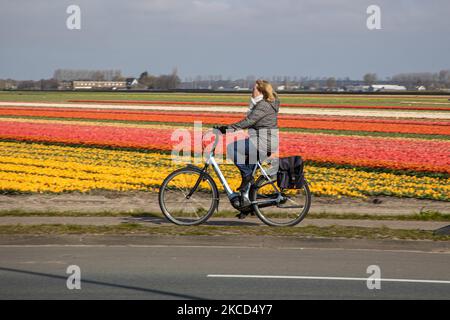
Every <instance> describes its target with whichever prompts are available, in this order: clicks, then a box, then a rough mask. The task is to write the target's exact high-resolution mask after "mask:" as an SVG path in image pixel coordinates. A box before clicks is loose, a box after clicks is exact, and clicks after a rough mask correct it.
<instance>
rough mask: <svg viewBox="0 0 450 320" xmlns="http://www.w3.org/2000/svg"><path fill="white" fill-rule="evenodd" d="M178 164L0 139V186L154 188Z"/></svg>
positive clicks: (407, 186)
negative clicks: (0, 140) (1, 140)
mask: <svg viewBox="0 0 450 320" xmlns="http://www.w3.org/2000/svg"><path fill="white" fill-rule="evenodd" d="M182 166H183V165H182V164H180V163H176V162H174V161H172V158H171V155H170V154H160V153H155V152H152V153H145V152H139V151H122V150H107V149H100V148H88V147H70V146H54V145H45V144H39V143H19V142H17V143H16V142H0V192H1V191H7V190H8V191H19V192H57V193H58V192H67V191H80V192H87V191H90V190H94V189H105V190H117V191H127V190H144V191H151V192H155V191H157V190H158V187H159V185H160V184H161V183H162V181H163V180H164V178H165V177H166V176H167V175H168V174H169V173H170V172H172V171H173V170H175V169H176V168H179V167H182ZM222 169H223V172H224V174H225V176H226V177H227V179H228V181H229V182H230V185H231V187H232V188H236V187H237V186H238V185H239V183H240V175H239V173H238V171H237V169H236V168H235V167H234V166H233V165H223V166H222ZM305 174H306V176H307V179H308V181H309V182H310V185H311V191H312V192H313V194H315V195H327V196H337V197H341V196H352V197H365V196H368V195H392V196H397V197H413V198H427V199H438V200H446V201H449V200H450V199H449V195H450V179H439V178H432V177H416V176H409V175H396V174H392V173H378V172H365V171H361V170H355V169H345V168H339V169H338V168H323V167H319V166H314V165H307V166H306V168H305ZM216 181H217V180H216ZM217 182H218V181H217ZM218 185H219V187H220V184H219V183H218Z"/></svg>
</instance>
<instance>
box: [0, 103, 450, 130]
mask: <svg viewBox="0 0 450 320" xmlns="http://www.w3.org/2000/svg"><path fill="white" fill-rule="evenodd" d="M0 115H4V116H10V115H12V116H35V117H47V118H78V119H97V120H120V121H150V122H175V123H193V122H194V121H202V122H203V123H205V124H215V123H217V124H229V123H233V122H237V121H239V120H240V119H241V118H242V115H238V114H226V113H221V114H220V113H214V114H213V113H199V114H195V115H193V114H192V113H188V112H155V111H132V110H129V111H125V110H86V109H82V108H80V109H71V108H25V107H14V108H0ZM279 125H280V127H281V128H301V129H323V130H345V131H365V132H388V133H389V132H390V133H416V134H435V135H450V122H448V121H420V120H419V121H417V120H416V121H412V120H392V119H390V120H389V119H369V118H364V119H358V118H351V117H326V116H325V117H317V116H316V117H311V116H302V115H280V116H279Z"/></svg>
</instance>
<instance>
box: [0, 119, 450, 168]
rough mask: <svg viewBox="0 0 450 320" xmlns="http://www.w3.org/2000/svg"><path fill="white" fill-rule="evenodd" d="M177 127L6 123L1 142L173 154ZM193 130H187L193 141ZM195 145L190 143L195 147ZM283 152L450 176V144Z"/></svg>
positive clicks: (327, 141)
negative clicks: (96, 146)
mask: <svg viewBox="0 0 450 320" xmlns="http://www.w3.org/2000/svg"><path fill="white" fill-rule="evenodd" d="M173 131H174V130H173V129H159V128H158V129H157V128H133V127H120V126H110V125H107V126H102V125H74V124H59V123H57V124H55V123H33V122H18V121H17V122H15V121H2V122H1V126H0V139H14V140H25V141H46V142H58V143H68V144H85V145H101V146H111V147H128V148H140V149H152V150H164V151H170V150H173V147H174V146H175V145H177V144H178V143H179V140H177V141H173V140H174V139H171V137H172V133H173ZM191 136H192V130H187V129H186V131H185V137H189V138H190V137H191ZM192 143H193V142H192V141H190V144H191V147H194V146H193V145H192ZM280 154H281V155H282V156H284V155H294V154H300V155H302V156H303V157H304V158H305V159H306V160H313V161H318V162H330V163H336V164H348V165H353V166H368V167H375V168H392V169H401V170H415V171H431V172H447V173H450V142H448V141H436V140H419V139H400V138H375V137H358V136H333V135H324V134H300V133H292V132H281V133H280Z"/></svg>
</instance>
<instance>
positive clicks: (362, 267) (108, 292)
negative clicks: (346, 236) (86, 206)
mask: <svg viewBox="0 0 450 320" xmlns="http://www.w3.org/2000/svg"><path fill="white" fill-rule="evenodd" d="M69 265H77V266H79V267H80V270H81V282H80V283H81V289H79V290H77V289H73V290H69V289H68V288H67V284H66V282H67V277H68V276H69V275H68V274H67V273H66V271H67V267H68V266H69ZM369 265H377V266H379V267H380V271H381V279H382V281H381V288H380V289H372V290H369V289H368V287H367V280H366V278H367V277H368V276H369V274H368V273H367V267H368V266H369ZM449 270H450V252H448V251H447V252H418V251H401V250H380V249H376V250H372V249H363V250H361V249H345V248H344V249H342V248H341V249H328V248H294V247H290V248H279V247H278V248H274V247H242V246H239V247H238V246H202V245H199V246H179V245H167V246H166V245H156V246H149V245H132V246H121V245H112V246H110V245H81V246H77V245H59V244H56V245H41V246H36V245H32V246H29V245H1V246H0V299H400V298H401V299H410V298H415V299H450V272H449ZM289 277H291V278H289ZM305 277H306V278H305ZM307 277H313V278H307ZM330 277H331V278H330ZM336 277H338V278H336ZM383 279H390V280H383ZM417 280H427V281H437V282H416V281H417ZM372 283H373V282H372Z"/></svg>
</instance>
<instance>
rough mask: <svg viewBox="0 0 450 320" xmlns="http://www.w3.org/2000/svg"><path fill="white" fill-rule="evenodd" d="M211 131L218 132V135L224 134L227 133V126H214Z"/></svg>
mask: <svg viewBox="0 0 450 320" xmlns="http://www.w3.org/2000/svg"><path fill="white" fill-rule="evenodd" d="M213 129H216V130H219V131H220V133H222V134H225V133H226V132H227V129H228V126H214V127H213Z"/></svg>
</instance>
